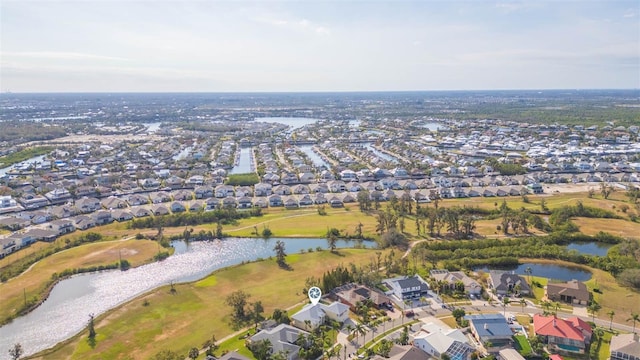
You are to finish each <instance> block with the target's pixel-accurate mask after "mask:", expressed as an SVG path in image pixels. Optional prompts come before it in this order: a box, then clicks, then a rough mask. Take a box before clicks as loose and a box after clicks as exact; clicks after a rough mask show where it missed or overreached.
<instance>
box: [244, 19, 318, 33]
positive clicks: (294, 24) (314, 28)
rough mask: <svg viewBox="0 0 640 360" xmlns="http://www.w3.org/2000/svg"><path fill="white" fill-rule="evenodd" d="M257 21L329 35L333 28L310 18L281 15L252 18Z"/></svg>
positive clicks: (294, 29)
mask: <svg viewBox="0 0 640 360" xmlns="http://www.w3.org/2000/svg"><path fill="white" fill-rule="evenodd" d="M252 20H253V21H255V22H258V23H261V24H266V25H270V26H273V27H277V28H282V29H289V30H292V31H298V32H309V33H315V34H317V35H329V34H331V30H330V29H329V28H328V27H327V26H324V25H321V24H317V23H315V22H313V21H311V20H309V19H306V18H302V19H283V18H279V17H269V16H260V17H256V18H253V19H252Z"/></svg>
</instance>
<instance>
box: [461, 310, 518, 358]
mask: <svg viewBox="0 0 640 360" xmlns="http://www.w3.org/2000/svg"><path fill="white" fill-rule="evenodd" d="M464 318H465V319H466V320H468V321H469V329H470V330H471V334H472V335H473V337H474V338H475V339H476V340H477V341H478V342H480V343H481V344H484V345H485V348H488V349H487V350H489V351H490V352H497V351H499V350H500V349H502V348H507V347H513V338H512V337H513V331H512V330H511V328H510V327H509V323H507V319H505V318H504V316H502V314H478V315H467V316H465V317H464ZM487 345H491V346H487Z"/></svg>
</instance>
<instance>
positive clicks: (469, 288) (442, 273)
mask: <svg viewBox="0 0 640 360" xmlns="http://www.w3.org/2000/svg"><path fill="white" fill-rule="evenodd" d="M429 273H430V275H431V277H432V278H434V279H435V280H436V281H444V282H445V283H446V284H447V286H448V287H449V288H451V289H455V288H456V286H458V284H461V285H463V286H464V291H465V293H467V294H473V295H480V294H482V286H481V285H480V284H479V283H478V282H477V281H475V280H474V279H472V278H470V277H469V276H467V275H466V274H465V273H463V272H462V271H452V272H449V271H448V270H442V269H434V270H431V271H430V272H429Z"/></svg>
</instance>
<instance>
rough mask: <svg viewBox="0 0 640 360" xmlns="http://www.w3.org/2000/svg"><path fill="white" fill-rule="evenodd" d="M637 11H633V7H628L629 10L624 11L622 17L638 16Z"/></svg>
mask: <svg viewBox="0 0 640 360" xmlns="http://www.w3.org/2000/svg"><path fill="white" fill-rule="evenodd" d="M636 15H637V14H636V12H635V11H633V9H628V10H627V12H625V13H624V15H622V17H624V18H633V17H636Z"/></svg>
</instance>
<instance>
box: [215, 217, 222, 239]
mask: <svg viewBox="0 0 640 360" xmlns="http://www.w3.org/2000/svg"><path fill="white" fill-rule="evenodd" d="M223 235H224V234H223V233H222V223H221V222H220V221H218V225H216V237H217V238H218V239H222V237H223Z"/></svg>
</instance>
